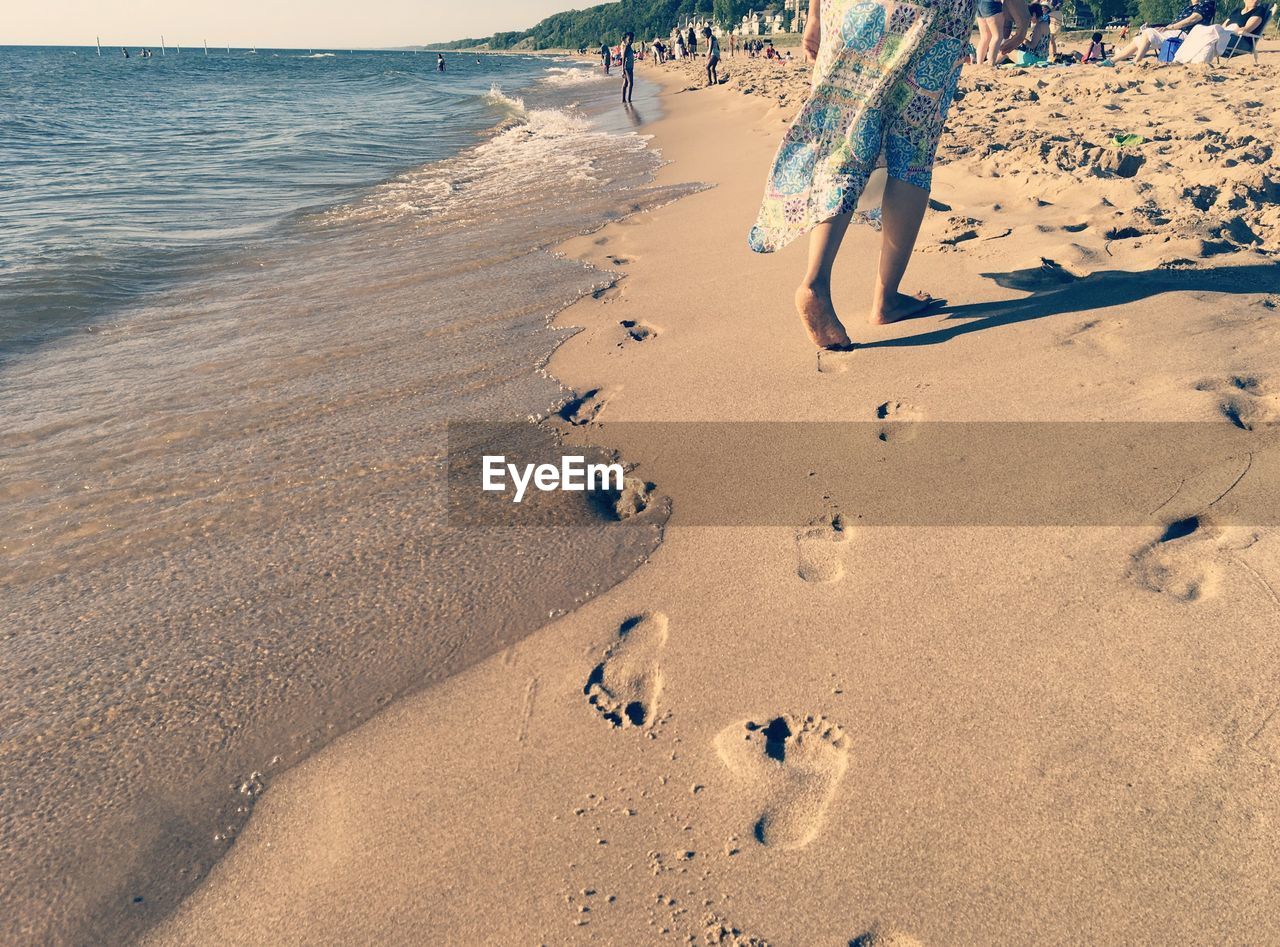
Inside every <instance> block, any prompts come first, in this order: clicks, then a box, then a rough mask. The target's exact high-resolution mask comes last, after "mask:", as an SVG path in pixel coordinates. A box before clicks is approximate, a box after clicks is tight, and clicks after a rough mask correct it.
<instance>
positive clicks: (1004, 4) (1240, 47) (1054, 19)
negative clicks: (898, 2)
mask: <svg viewBox="0 0 1280 947" xmlns="http://www.w3.org/2000/svg"><path fill="white" fill-rule="evenodd" d="M1216 14H1217V3H1216V0H1188V2H1187V5H1186V6H1185V7H1184V8H1183V9H1182V12H1180V13H1179V14H1178V17H1177V19H1176V20H1174V22H1172V23H1169V24H1167V25H1160V24H1157V25H1150V24H1143V25H1142V26H1141V27H1139V28H1138V31H1137V35H1136V36H1135V37H1134V38H1133V39H1132V41H1130V42H1129V43H1128V44H1127V45H1125V46H1124V47H1123V48H1122V49H1120V50H1118V51H1115V52H1113V53H1108V51H1107V47H1106V44H1105V40H1104V37H1103V34H1102V33H1101V32H1095V33H1093V35H1092V36H1091V37H1090V41H1089V45H1088V47H1087V49H1086V50H1085V51H1084V52H1063V51H1062V50H1060V49H1059V48H1058V36H1059V34H1060V33H1061V32H1062V0H1049V2H1048V3H1030V4H1028V3H1027V2H1026V0H977V18H978V43H977V46H976V48H975V50H974V51H973V54H972V57H971V61H973V62H977V63H985V64H987V65H990V66H993V67H994V66H1000V65H1001V64H1003V63H1006V62H1007V63H1011V64H1012V65H1015V66H1034V65H1042V64H1050V63H1053V64H1069V63H1076V62H1085V63H1103V64H1106V65H1114V64H1115V63H1118V62H1124V61H1126V60H1140V59H1142V58H1144V57H1145V56H1147V55H1162V58H1165V59H1167V60H1171V61H1179V62H1185V61H1208V60H1209V59H1211V58H1215V57H1230V56H1240V55H1246V54H1249V53H1252V52H1253V50H1254V45H1255V43H1256V42H1257V40H1258V39H1259V38H1260V37H1261V35H1262V31H1263V30H1265V29H1266V27H1267V23H1268V21H1269V20H1270V18H1271V9H1270V8H1269V7H1267V6H1266V5H1265V3H1264V0H1244V4H1243V7H1242V8H1241V9H1240V10H1237V11H1236V12H1234V13H1232V14H1231V15H1230V16H1228V17H1227V19H1226V21H1225V22H1224V23H1223V24H1222V25H1221V26H1220V27H1213V20H1214V17H1215V16H1216ZM1193 30H1198V31H1200V37H1199V38H1200V40H1201V42H1200V44H1198V45H1197V46H1196V50H1197V51H1198V52H1199V54H1200V58H1199V59H1192V58H1191V57H1190V55H1185V54H1184V56H1183V57H1179V58H1178V59H1176V60H1175V59H1174V57H1175V56H1176V54H1177V50H1178V48H1179V47H1180V46H1181V45H1182V44H1183V43H1184V42H1186V41H1187V40H1188V39H1189V38H1191V37H1192V36H1193V35H1194V34H1193V33H1192V32H1191V31H1193ZM1120 39H1121V40H1127V39H1129V27H1128V25H1125V26H1124V28H1123V29H1122V30H1121V33H1120ZM1187 52H1188V54H1189V53H1190V52H1191V50H1188V51H1187Z"/></svg>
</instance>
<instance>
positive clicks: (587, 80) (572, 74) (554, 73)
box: [542, 66, 608, 87]
mask: <svg viewBox="0 0 1280 947" xmlns="http://www.w3.org/2000/svg"><path fill="white" fill-rule="evenodd" d="M607 79H608V77H607V76H606V75H605V74H604V73H603V72H599V71H598V70H595V69H589V68H585V67H582V66H574V67H569V68H565V67H562V66H553V67H552V68H551V69H549V70H547V75H546V76H544V77H543V79H542V81H543V82H544V83H546V84H547V85H551V86H557V87H566V86H578V85H591V84H593V83H596V82H604V81H606V80H607Z"/></svg>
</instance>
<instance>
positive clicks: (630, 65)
mask: <svg viewBox="0 0 1280 947" xmlns="http://www.w3.org/2000/svg"><path fill="white" fill-rule="evenodd" d="M635 38H636V35H635V34H634V33H623V34H622V101H623V102H625V103H627V104H630V103H631V93H632V92H634V91H635V88H636V51H635V47H633V46H632V45H631V43H632V42H633V41H634V40H635Z"/></svg>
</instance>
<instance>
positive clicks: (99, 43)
mask: <svg viewBox="0 0 1280 947" xmlns="http://www.w3.org/2000/svg"><path fill="white" fill-rule="evenodd" d="M93 41H94V42H95V43H97V44H98V55H99V56H101V55H102V37H101V36H95V37H94V38H93Z"/></svg>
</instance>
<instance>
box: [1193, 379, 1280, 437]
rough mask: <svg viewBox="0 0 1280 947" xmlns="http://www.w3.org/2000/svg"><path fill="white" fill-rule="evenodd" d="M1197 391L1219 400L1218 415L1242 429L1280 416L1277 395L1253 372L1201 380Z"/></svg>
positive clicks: (1249, 429) (1279, 399) (1246, 429)
mask: <svg viewBox="0 0 1280 947" xmlns="http://www.w3.org/2000/svg"><path fill="white" fill-rule="evenodd" d="M1196 390H1197V391H1205V392H1209V393H1210V394H1213V395H1216V396H1218V397H1219V398H1220V399H1221V402H1220V404H1219V405H1218V409H1219V410H1220V411H1221V412H1222V416H1223V417H1224V418H1226V419H1227V420H1228V421H1230V422H1231V423H1232V424H1234V425H1235V426H1236V427H1238V428H1240V429H1241V430H1244V431H1252V430H1253V428H1254V425H1256V424H1266V423H1268V422H1270V421H1275V420H1276V419H1277V418H1280V396H1277V395H1275V394H1273V393H1272V391H1271V385H1270V384H1269V382H1268V381H1266V380H1264V379H1261V378H1258V377H1256V376H1254V375H1232V376H1231V377H1230V378H1228V379H1226V380H1225V381H1216V380H1210V381H1202V382H1200V383H1199V384H1197V385H1196Z"/></svg>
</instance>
